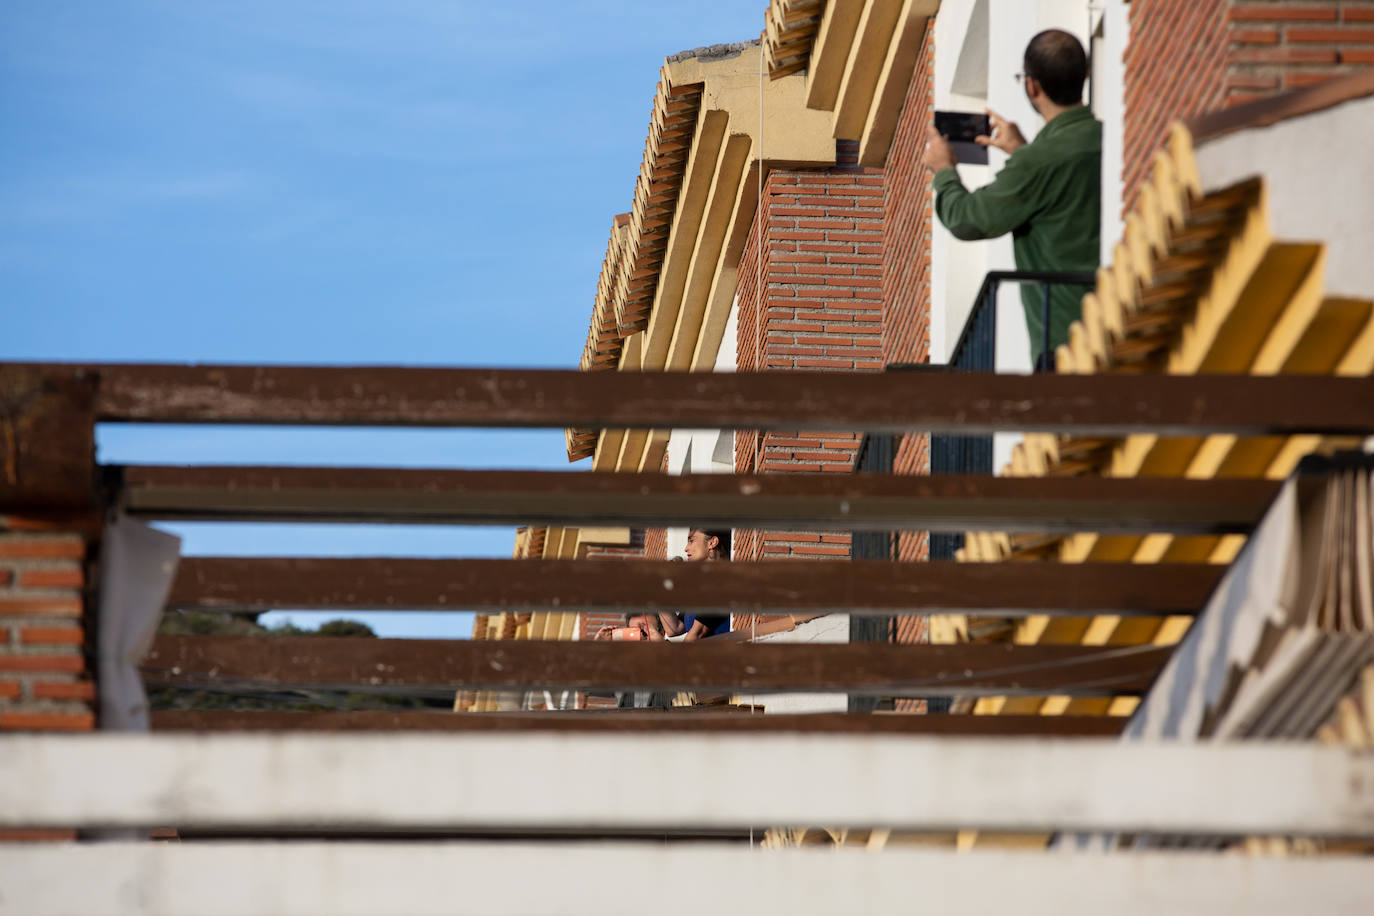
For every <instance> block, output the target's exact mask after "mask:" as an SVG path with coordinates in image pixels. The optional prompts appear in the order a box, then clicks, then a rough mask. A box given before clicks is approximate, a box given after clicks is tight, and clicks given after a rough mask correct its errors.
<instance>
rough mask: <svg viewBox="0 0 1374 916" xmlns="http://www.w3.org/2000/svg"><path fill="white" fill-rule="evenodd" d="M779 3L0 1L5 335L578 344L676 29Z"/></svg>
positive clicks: (481, 351)
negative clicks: (661, 67)
mask: <svg viewBox="0 0 1374 916" xmlns="http://www.w3.org/2000/svg"><path fill="white" fill-rule="evenodd" d="M765 5H766V4H765V3H764V2H763V0H694V2H692V3H666V2H658V0H649V2H642V3H624V2H558V3H553V2H526V3H524V4H497V3H490V2H467V0H464V2H456V0H455V2H437V0H435V2H408V0H389V2H386V3H380V2H360V0H330V2H323V0H278V2H246V0H245V2H234V0H193V2H184V0H163V2H149V0H128V2H121V3H107V2H61V3H54V2H51V0H7V2H5V3H3V4H0V149H3V150H4V152H3V158H0V304H2V307H3V314H4V320H3V322H0V360H4V359H24V360H29V359H53V360H76V361H82V360H87V361H96V360H100V361H114V360H136V361H164V362H241V363H300V364H369V363H372V364H390V365H449V366H511V367H515V366H520V367H572V366H574V365H576V362H577V359H578V357H579V355H580V353H581V348H582V344H583V341H584V339H585V335H586V330H587V321H588V317H589V315H590V311H591V303H592V298H593V294H594V292H595V287H596V278H597V273H598V271H599V268H600V262H601V258H602V255H603V254H604V252H605V248H606V239H607V234H608V230H609V228H610V223H611V217H612V216H613V215H614V214H615V213H618V212H622V211H624V210H628V209H629V206H630V200H631V196H632V193H633V189H634V180H635V176H636V174H637V173H638V169H639V162H640V157H641V155H642V152H643V145H644V137H645V132H646V128H647V125H648V118H649V109H650V104H651V102H652V98H653V93H654V88H655V84H656V81H657V78H658V69H659V67H660V66H661V65H662V63H663V58H664V57H665V56H667V55H668V54H672V53H674V52H677V51H680V50H684V49H687V48H692V47H697V46H700V45H707V44H713V43H716V42H725V41H741V40H747V39H750V38H753V37H757V35H758V33H759V31H760V29H761V28H762V26H763V12H764V7H765ZM98 441H99V448H100V458H101V460H102V461H105V462H111V463H191V464H194V463H225V464H238V463H241V464H340V465H382V466H391V465H397V466H424V467H519V468H553V469H564V468H567V467H568V464H567V460H566V456H565V453H564V451H563V439H562V434H561V432H560V431H557V430H538V431H467V430H453V431H435V430H321V429H271V430H267V429H262V430H258V429H223V428H208V427H207V428H170V427H136V426H123V427H113V426H112V427H102V429H101V430H99V440H98ZM169 527H173V526H169ZM173 530H175V531H177V533H179V534H181V535H182V536H183V538H184V551H185V552H186V553H188V554H214V553H220V554H296V555H415V556H507V555H509V552H510V548H511V541H512V533H511V530H510V529H509V528H500V529H492V528H461V529H460V528H443V527H384V526H289V527H288V526H269V525H253V526H224V525H179V526H175V527H174V528H173ZM328 616H337V615H328ZM298 619H301V620H302V622H307V623H310V624H313V620H310V619H308V618H304V617H302V618H298ZM366 619H367V620H368V621H369V622H370V623H372V624H373V625H374V626H375V627H376V628H377V629H378V630H379V632H383V633H385V634H388V635H408V636H421V635H436V636H437V635H442V636H460V635H461V636H466V635H467V634H468V632H469V631H470V628H471V619H470V616H469V615H461V614H386V615H368V616H367V618H366Z"/></svg>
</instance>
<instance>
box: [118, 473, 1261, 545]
mask: <svg viewBox="0 0 1374 916" xmlns="http://www.w3.org/2000/svg"><path fill="white" fill-rule="evenodd" d="M110 472H111V477H112V479H113V481H114V482H115V484H116V487H117V489H118V491H119V493H120V494H121V499H122V503H123V505H124V507H125V508H126V509H127V510H128V511H130V512H131V513H134V514H136V515H141V516H145V517H149V518H161V519H195V520H226V519H232V520H254V521H333V522H425V523H443V524H481V525H494V524H540V525H606V526H609V525H630V526H653V525H670V524H687V523H694V524H699V525H707V526H719V527H735V528H762V527H767V526H787V527H791V528H804V529H834V530H854V531H859V530H878V531H884V530H888V531H890V530H934V531H965V530H971V529H982V530H988V531H1034V532H1055V533H1057V532H1072V531H1096V532H1111V533H1148V532H1160V533H1171V534H1222V533H1233V532H1248V531H1249V530H1250V529H1252V528H1253V527H1254V526H1255V525H1256V524H1257V523H1258V521H1259V519H1260V518H1261V516H1262V515H1263V514H1264V511H1265V509H1266V507H1267V506H1268V505H1269V503H1270V502H1271V501H1272V500H1273V498H1274V495H1275V494H1276V493H1277V492H1278V487H1279V482H1278V481H1271V480H1225V479H1223V480H1165V479H1158V478H1101V477H1046V478H1034V479H1031V478H1017V477H991V476H962V475H940V476H934V477H927V476H905V475H901V476H898V475H891V474H853V475H847V474H758V475H755V474H750V475H739V476H733V475H725V474H685V475H682V476H674V475H668V474H616V473H572V472H551V471H456V470H413V469H399V468H306V467H156V466H152V467H149V466H144V467H127V468H112V469H110Z"/></svg>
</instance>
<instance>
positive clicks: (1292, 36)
mask: <svg viewBox="0 0 1374 916" xmlns="http://www.w3.org/2000/svg"><path fill="white" fill-rule="evenodd" d="M1284 37H1285V38H1287V39H1288V40H1289V41H1329V42H1336V43H1339V44H1347V43H1352V42H1353V43H1356V44H1374V29H1351V28H1345V29H1342V28H1334V29H1291V28H1290V29H1289V30H1288V31H1287V32H1285V33H1284Z"/></svg>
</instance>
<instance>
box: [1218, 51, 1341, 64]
mask: <svg viewBox="0 0 1374 916" xmlns="http://www.w3.org/2000/svg"><path fill="white" fill-rule="evenodd" d="M1234 60H1235V62H1236V63H1238V64H1334V63H1335V62H1336V49H1335V48H1254V49H1249V50H1242V51H1237V52H1236V53H1235V57H1234Z"/></svg>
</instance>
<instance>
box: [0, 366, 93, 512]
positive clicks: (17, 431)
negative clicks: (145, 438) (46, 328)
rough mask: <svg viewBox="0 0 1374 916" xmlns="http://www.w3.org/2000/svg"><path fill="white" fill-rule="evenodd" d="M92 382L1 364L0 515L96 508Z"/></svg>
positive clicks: (79, 374)
mask: <svg viewBox="0 0 1374 916" xmlns="http://www.w3.org/2000/svg"><path fill="white" fill-rule="evenodd" d="M95 396H96V385H95V380H94V379H93V378H92V377H91V375H90V373H87V372H83V371H81V370H80V369H77V368H73V367H68V368H64V369H56V370H54V369H50V368H42V369H38V368H34V367H29V366H14V365H5V364H4V363H0V513H3V512H15V511H23V512H33V511H40V512H45V513H51V512H53V511H58V512H81V511H84V510H93V509H95V508H96V491H95V483H96V481H95V475H94V474H93V473H92V468H93V466H94V463H95V422H94V402H95Z"/></svg>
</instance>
